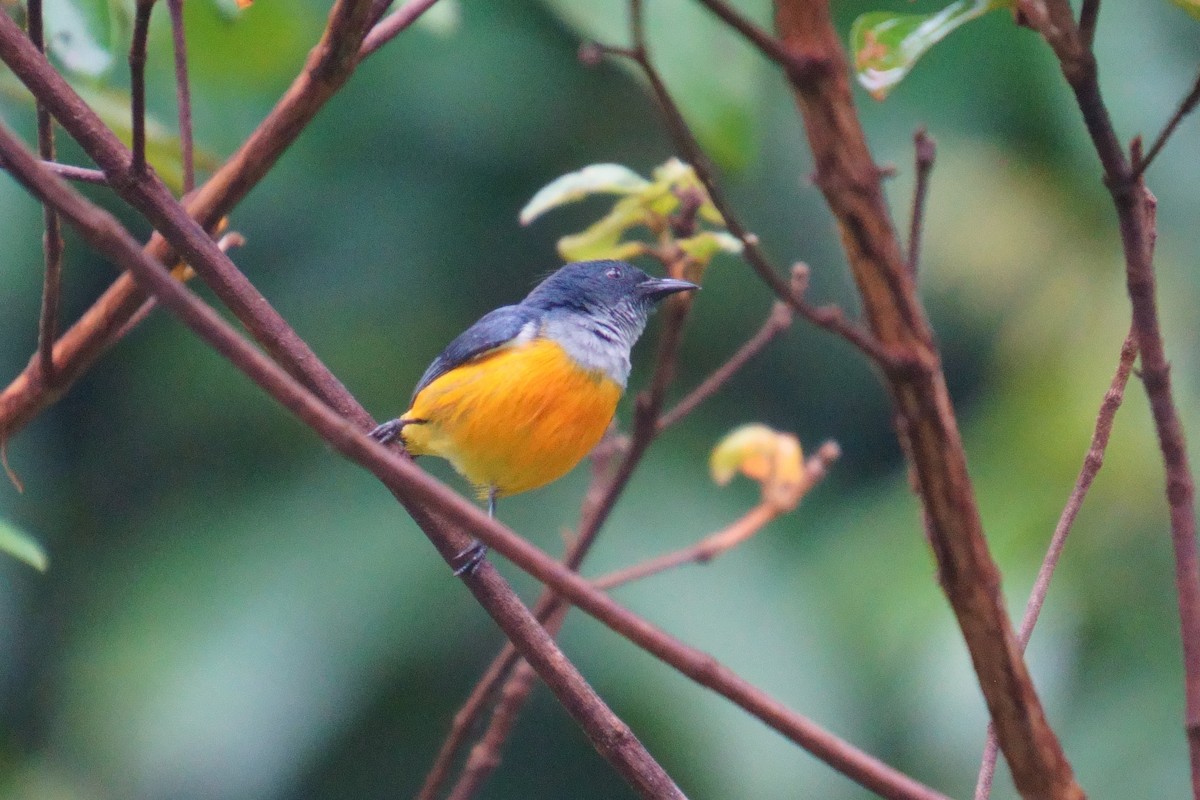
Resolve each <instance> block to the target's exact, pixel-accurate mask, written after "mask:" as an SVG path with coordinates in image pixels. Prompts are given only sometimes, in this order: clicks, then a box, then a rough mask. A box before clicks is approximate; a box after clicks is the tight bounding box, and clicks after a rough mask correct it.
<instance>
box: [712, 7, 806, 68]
mask: <svg viewBox="0 0 1200 800" xmlns="http://www.w3.org/2000/svg"><path fill="white" fill-rule="evenodd" d="M699 2H700V5H702V6H704V7H705V8H707V9H708V10H709V11H711V12H712V13H714V14H716V15H717V16H718V17H720V18H721V20H722V21H723V22H724V23H725V24H726V25H728V26H729V27H730V28H733V29H734V30H735V31H737V32H738V33H740V34H741V35H742V38H744V39H745V40H746V41H747V42H749V43H750V44H752V45H754V46H755V47H756V48H758V50H759V51H760V52H761V53H762V54H763V55H764V56H766V57H767V58H769V59H771V60H772V61H774V62H775V63H776V64H778V65H779V66H781V67H783V69H784V71H785V72H791V71H792V70H794V69H797V68H799V67H800V66H801V62H800V61H799V60H798V59H796V58H794V57H793V56H792V54H791V53H789V52H788V51H787V50H786V49H785V48H784V46H783V43H782V42H780V41H779V40H778V39H777V38H775V37H774V36H772V35H771V34H770V33H768V32H767V31H765V30H763V29H762V28H760V27H758V26H757V25H755V24H754V23H753V22H752V21H750V20H749V19H747V18H746V17H744V16H742V13H741V12H740V11H738V10H737V9H735V8H734V7H733V6H731V5H729V4H728V3H726V2H724V0H699Z"/></svg>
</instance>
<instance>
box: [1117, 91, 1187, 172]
mask: <svg viewBox="0 0 1200 800" xmlns="http://www.w3.org/2000/svg"><path fill="white" fill-rule="evenodd" d="M1197 104H1200V72H1197V73H1196V79H1195V80H1194V81H1193V82H1192V88H1191V90H1190V91H1189V92H1188V93H1187V95H1185V96H1184V98H1183V100H1181V101H1180V103H1179V107H1178V108H1177V109H1175V113H1174V114H1172V115H1171V118H1170V119H1169V120H1167V124H1166V125H1164V126H1163V129H1162V131H1161V132H1160V133H1159V134H1158V138H1156V139H1155V140H1154V144H1152V145H1151V146H1150V150H1149V151H1148V152H1147V153H1146V157H1145V158H1139V159H1137V160H1136V161H1134V164H1133V174H1132V176H1131V178H1132V180H1135V181H1136V180H1138V179H1139V178H1141V177H1142V175H1143V174H1144V173H1145V172H1146V169H1147V168H1148V167H1149V166H1150V164H1151V163H1152V162H1153V161H1154V159H1155V157H1157V156H1158V153H1159V151H1160V150H1162V149H1163V145H1165V144H1166V143H1167V139H1169V138H1171V134H1173V133H1174V132H1175V129H1176V128H1177V127H1179V123H1180V122H1182V121H1183V118H1184V117H1186V116H1187V115H1188V114H1190V113H1192V111H1194V110H1195V108H1196V105H1197Z"/></svg>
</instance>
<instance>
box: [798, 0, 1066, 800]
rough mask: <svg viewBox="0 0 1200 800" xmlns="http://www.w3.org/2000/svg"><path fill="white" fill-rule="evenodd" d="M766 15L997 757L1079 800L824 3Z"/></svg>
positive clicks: (1026, 785)
mask: <svg viewBox="0 0 1200 800" xmlns="http://www.w3.org/2000/svg"><path fill="white" fill-rule="evenodd" d="M775 11H776V25H777V27H778V29H779V31H780V33H781V38H782V41H783V45H784V47H785V48H786V49H787V50H788V52H789V53H791V54H792V57H793V58H794V59H796V60H797V61H798V62H801V63H803V64H804V68H803V69H802V70H795V71H792V72H791V73H789V74H788V79H789V81H790V82H791V84H792V90H793V94H794V95H795V99H796V103H797V106H798V108H799V111H800V113H801V116H802V117H803V120H804V126H805V132H806V134H807V138H808V141H809V144H810V146H811V148H812V152H813V158H814V161H815V163H816V184H817V186H818V188H820V190H821V192H822V194H823V195H824V196H825V200H826V202H827V203H828V204H829V207H830V210H831V211H832V212H833V215H834V217H835V218H836V219H837V220H838V223H839V228H840V230H841V233H842V244H843V247H844V249H845V251H846V255H847V259H848V261H849V263H850V268H851V272H852V273H853V276H854V280H855V283H856V284H857V286H858V290H859V294H860V296H861V298H862V304H863V309H864V313H865V316H866V318H867V321H868V323H869V325H870V329H871V332H872V334H873V336H874V338H875V339H877V340H878V341H879V342H880V343H881V344H882V345H883V347H885V348H887V350H888V351H889V352H896V353H903V354H905V355H904V360H905V361H907V362H908V363H911V364H913V365H915V367H916V368H914V369H909V370H891V371H888V370H885V372H884V377H885V378H886V380H887V384H888V388H889V391H890V394H891V396H892V401H893V404H894V407H895V411H896V414H895V417H896V421H897V427H898V436H899V438H900V440H901V442H902V444H903V446H904V448H905V453H906V456H907V458H908V461H909V463H910V465H911V467H912V473H913V476H914V482H915V486H916V489H917V491H918V494H919V496H920V499H921V503H922V509H923V512H924V515H925V517H926V520H927V531H928V535H929V541H930V545H931V546H932V549H933V553H934V557H935V558H936V560H937V564H938V575H939V578H940V581H941V584H942V588H943V589H944V591H945V593H946V596H947V598H948V600H949V601H950V605H951V607H952V608H953V610H954V613H955V616H956V618H957V620H958V624H959V627H960V629H961V630H962V633H963V638H964V639H965V641H966V644H967V649H968V650H969V651H970V654H971V659H972V662H973V665H974V669H975V672H976V675H977V676H978V680H979V686H980V688H981V690H982V692H983V695H984V698H985V699H986V701H987V705H988V710H989V712H990V713H991V716H992V719H993V720H995V722H996V730H997V735H998V736H999V740H1000V746H1001V748H1002V749H1003V751H1004V754H1005V756H1006V757H1007V759H1008V763H1009V765H1010V767H1011V768H1012V773H1013V778H1014V780H1015V782H1016V785H1017V788H1018V790H1019V791H1020V792H1021V793H1022V795H1024V796H1025V797H1039V798H1063V799H1066V798H1070V799H1071V800H1078V799H1079V798H1082V797H1083V791H1082V790H1081V789H1080V788H1079V786H1078V784H1077V783H1076V782H1075V778H1074V775H1073V774H1072V771H1071V766H1070V764H1069V763H1068V762H1067V759H1066V756H1065V755H1064V754H1063V751H1062V746H1061V744H1060V743H1059V741H1058V738H1057V736H1055V734H1054V731H1053V730H1052V729H1051V728H1050V725H1049V723H1048V722H1047V720H1046V715H1045V711H1044V709H1043V708H1042V705H1041V702H1040V701H1039V700H1038V697H1037V692H1036V690H1035V689H1034V686H1033V682H1032V680H1031V679H1030V676H1029V671H1028V669H1027V667H1026V665H1025V661H1024V659H1023V657H1022V654H1021V650H1020V646H1019V644H1018V642H1017V639H1016V636H1015V634H1014V632H1013V629H1012V623H1011V621H1010V620H1009V618H1008V614H1007V611H1006V609H1005V606H1004V597H1003V594H1002V592H1001V591H1000V572H999V570H998V569H997V568H996V565H995V563H994V562H993V560H992V557H991V553H990V552H989V550H988V546H987V541H986V539H985V538H984V534H983V525H982V521H981V520H980V517H979V509H978V506H977V505H976V501H975V495H974V491H973V488H972V485H971V478H970V475H969V473H968V471H967V463H966V454H965V452H964V450H963V445H962V440H961V438H960V436H959V432H958V423H957V420H956V419H955V417H954V406H953V403H952V401H951V399H950V395H949V392H948V391H947V389H946V381H945V376H944V375H943V373H942V369H941V361H940V356H939V354H938V350H937V346H936V344H935V342H934V338H933V333H932V331H931V330H930V328H929V324H928V321H927V320H926V318H925V312H924V309H923V308H922V307H921V304H920V301H919V299H918V296H917V292H916V286H915V283H914V276H913V274H912V272H911V270H909V268H908V264H907V262H906V260H905V258H904V256H903V254H902V251H901V248H900V244H899V240H898V238H897V236H896V232H895V229H894V228H893V226H892V223H891V217H890V214H889V211H888V207H887V204H886V202H885V199H884V193H883V187H882V183H881V173H880V169H879V167H878V166H876V164H875V163H874V160H873V158H872V156H871V152H870V149H869V148H868V146H867V141H866V136H865V134H864V132H863V129H862V126H861V124H860V122H859V120H858V115H857V112H856V110H855V106H854V100H853V96H852V94H851V90H850V80H849V73H850V70H849V66H848V64H847V60H846V55H845V52H844V50H843V49H842V45H841V42H840V40H839V37H838V34H837V32H836V30H834V27H833V21H832V18H831V15H830V10H829V5H828V2H827V0H776V2H775ZM1072 24H1073V23H1072Z"/></svg>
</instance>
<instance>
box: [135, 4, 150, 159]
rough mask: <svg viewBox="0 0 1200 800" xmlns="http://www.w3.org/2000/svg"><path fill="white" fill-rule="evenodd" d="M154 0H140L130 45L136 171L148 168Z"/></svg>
mask: <svg viewBox="0 0 1200 800" xmlns="http://www.w3.org/2000/svg"><path fill="white" fill-rule="evenodd" d="M153 10H154V0H137V5H136V7H135V11H134V15H133V43H132V44H130V46H129V109H130V112H131V113H132V114H133V148H132V149H133V171H134V173H142V172H145V171H146V38H147V37H148V35H149V33H150V12H151V11H153Z"/></svg>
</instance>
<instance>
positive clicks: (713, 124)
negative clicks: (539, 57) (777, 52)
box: [542, 0, 776, 169]
mask: <svg viewBox="0 0 1200 800" xmlns="http://www.w3.org/2000/svg"><path fill="white" fill-rule="evenodd" d="M542 3H543V4H544V5H545V6H546V7H547V8H549V9H550V10H551V11H552V12H553V13H554V14H555V15H556V16H558V18H559V19H561V20H562V21H563V22H564V23H565V24H566V25H567V26H569V27H570V28H572V29H574V30H575V31H576V32H577V33H578V34H579V36H580V37H581V38H582V39H583V40H585V41H596V42H601V43H604V44H611V45H620V46H626V45H629V44H630V41H629V4H628V3H627V2H626V1H625V0H542ZM732 4H733V5H734V6H735V7H736V8H737V9H738V10H739V11H741V12H742V13H743V14H745V15H746V16H748V17H749V18H751V19H753V20H754V21H755V22H757V23H759V24H760V25H763V26H766V27H769V26H770V23H771V15H770V4H769V3H765V2H762V1H761V0H756V1H752V0H732ZM645 6H646V7H645V12H644V13H645V24H646V38H647V39H648V41H649V46H650V57H651V59H652V61H653V63H654V64H655V66H656V67H657V68H658V71H659V72H660V73H661V74H662V77H663V80H664V81H665V83H666V84H667V87H668V89H670V91H671V94H672V96H673V97H674V98H675V101H676V102H677V103H678V104H679V106H680V108H681V109H682V111H683V114H684V116H685V117H686V118H687V120H688V123H689V124H690V125H691V126H692V128H693V130H694V131H695V133H696V136H697V138H699V140H700V143H701V144H702V145H703V146H704V148H705V149H706V150H707V151H708V153H709V155H710V156H711V157H712V158H713V160H715V161H716V162H717V163H718V164H720V165H721V166H722V167H725V168H727V169H740V168H743V167H744V166H745V165H746V164H748V163H751V162H752V161H753V160H754V157H755V154H756V151H757V148H758V142H759V140H760V136H759V132H760V131H761V130H762V125H763V119H764V118H765V116H766V115H764V114H763V113H762V111H761V109H762V106H763V100H764V89H765V87H767V86H769V85H772V84H773V82H774V81H775V79H776V77H775V69H774V68H773V66H772V65H771V64H770V62H768V61H767V60H766V59H764V58H763V57H762V56H761V55H760V54H759V53H757V52H755V51H754V50H753V49H752V48H751V47H750V46H749V45H747V44H746V42H745V41H744V40H742V39H741V37H740V36H739V35H738V34H737V33H736V32H734V31H732V30H730V29H729V27H728V26H727V25H725V24H724V23H722V22H721V21H720V20H718V19H717V18H715V17H714V16H713V15H712V14H711V13H710V12H709V11H707V10H706V9H704V8H701V7H700V4H699V3H696V2H694V0H656V1H655V2H653V3H646V4H645ZM705 59H708V60H709V61H712V62H713V63H714V64H715V65H716V68H714V69H698V68H697V64H698V63H700V62H702V61H704V60H705ZM611 63H612V64H613V65H614V66H616V67H617V68H619V69H621V70H624V71H625V72H627V73H628V74H630V75H631V76H633V77H634V79H635V80H637V81H638V82H639V83H641V84H642V85H644V86H645V85H646V83H645V80H644V76H643V75H642V73H641V70H640V69H639V68H638V66H637V65H636V64H634V63H633V62H632V61H630V60H629V59H627V58H613V59H612V61H611ZM645 109H646V107H645V105H644V104H643V103H633V102H631V103H629V104H628V105H627V106H625V107H623V108H622V107H616V108H614V109H613V110H612V112H611V113H616V114H627V115H631V116H632V115H637V116H642V115H644V114H645V113H646V110H645Z"/></svg>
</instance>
